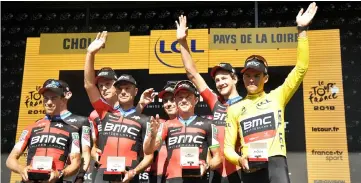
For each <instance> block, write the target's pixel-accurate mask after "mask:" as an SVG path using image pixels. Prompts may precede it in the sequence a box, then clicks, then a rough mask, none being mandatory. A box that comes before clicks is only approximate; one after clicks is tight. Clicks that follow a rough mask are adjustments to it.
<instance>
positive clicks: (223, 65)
mask: <svg viewBox="0 0 361 183" xmlns="http://www.w3.org/2000/svg"><path fill="white" fill-rule="evenodd" d="M220 69H222V70H225V71H228V72H230V73H233V74H235V73H236V70H234V68H233V67H232V65H231V64H230V63H220V64H219V65H217V66H214V67H213V68H212V71H211V76H212V78H214V77H215V74H216V72H217V71H218V70H220Z"/></svg>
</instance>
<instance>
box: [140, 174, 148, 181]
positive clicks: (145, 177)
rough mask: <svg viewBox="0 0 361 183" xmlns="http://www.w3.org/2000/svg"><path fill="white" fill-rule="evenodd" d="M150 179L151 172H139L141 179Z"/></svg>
mask: <svg viewBox="0 0 361 183" xmlns="http://www.w3.org/2000/svg"><path fill="white" fill-rule="evenodd" d="M148 179H149V173H148V172H144V173H140V174H139V180H148Z"/></svg>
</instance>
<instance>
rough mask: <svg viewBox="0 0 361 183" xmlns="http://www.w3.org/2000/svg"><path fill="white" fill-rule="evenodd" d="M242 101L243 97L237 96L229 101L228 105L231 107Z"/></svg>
mask: <svg viewBox="0 0 361 183" xmlns="http://www.w3.org/2000/svg"><path fill="white" fill-rule="evenodd" d="M240 100H242V97H241V96H237V97H233V98H231V99H228V100H227V102H226V104H228V105H229V106H231V105H233V104H235V103H237V102H239V101H240Z"/></svg>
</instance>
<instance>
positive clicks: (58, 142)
mask: <svg viewBox="0 0 361 183" xmlns="http://www.w3.org/2000/svg"><path fill="white" fill-rule="evenodd" d="M66 142H67V139H66V138H63V137H57V136H55V135H39V136H34V137H33V138H31V141H30V145H31V146H36V147H39V146H48V147H49V146H52V147H60V148H65V146H66Z"/></svg>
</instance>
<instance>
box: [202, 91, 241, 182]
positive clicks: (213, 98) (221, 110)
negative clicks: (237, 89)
mask: <svg viewBox="0 0 361 183" xmlns="http://www.w3.org/2000/svg"><path fill="white" fill-rule="evenodd" d="M201 96H202V97H203V99H204V101H205V102H206V103H207V104H208V106H209V108H210V109H211V111H212V113H213V118H212V123H213V124H214V125H216V126H217V129H218V133H219V134H218V138H219V141H220V142H219V144H220V147H221V148H220V149H221V155H222V156H223V148H224V143H223V142H224V141H223V139H224V126H225V124H226V116H227V107H228V106H229V105H232V104H234V103H236V102H238V101H239V100H241V99H242V97H240V96H239V97H235V98H234V99H230V100H229V102H222V100H221V99H220V98H219V97H218V96H217V95H216V94H215V93H214V92H213V91H212V90H211V89H209V88H207V89H205V90H204V91H202V92H201ZM235 148H236V149H237V152H238V151H239V150H238V149H239V148H240V144H239V143H238V144H237V145H236V147H235ZM240 174H241V169H240V167H237V166H236V165H234V164H232V163H231V162H229V161H227V160H225V161H223V166H222V167H221V168H218V169H216V170H215V171H214V174H213V177H211V180H210V182H217V183H218V182H221V183H228V182H241V178H240Z"/></svg>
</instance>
